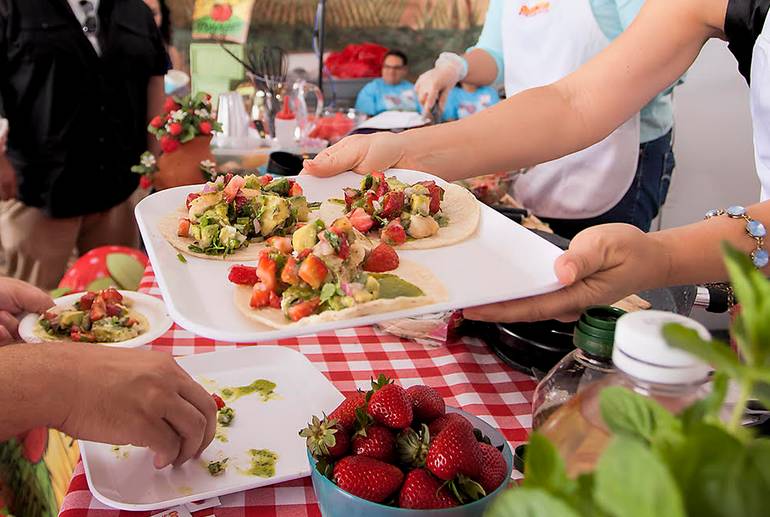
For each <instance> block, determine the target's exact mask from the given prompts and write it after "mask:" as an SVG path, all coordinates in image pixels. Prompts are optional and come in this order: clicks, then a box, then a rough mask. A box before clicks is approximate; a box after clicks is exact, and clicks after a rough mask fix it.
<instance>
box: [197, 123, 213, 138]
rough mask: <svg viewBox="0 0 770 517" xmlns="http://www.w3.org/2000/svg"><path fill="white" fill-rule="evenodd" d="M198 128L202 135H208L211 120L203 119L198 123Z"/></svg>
mask: <svg viewBox="0 0 770 517" xmlns="http://www.w3.org/2000/svg"><path fill="white" fill-rule="evenodd" d="M198 129H199V130H200V132H201V134H202V135H210V134H211V129H212V127H211V122H208V121H203V122H201V123H200V124H199V125H198Z"/></svg>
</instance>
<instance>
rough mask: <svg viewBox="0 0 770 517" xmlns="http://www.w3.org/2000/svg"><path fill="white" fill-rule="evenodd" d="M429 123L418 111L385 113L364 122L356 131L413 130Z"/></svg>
mask: <svg viewBox="0 0 770 517" xmlns="http://www.w3.org/2000/svg"><path fill="white" fill-rule="evenodd" d="M427 123H428V122H427V121H426V119H425V117H424V116H423V115H421V114H420V113H417V112H416V111H383V112H382V113H380V114H379V115H375V116H373V117H372V118H370V119H368V120H366V121H364V122H362V123H361V124H359V125H358V127H356V129H411V128H415V127H421V126H424V125H426V124H427Z"/></svg>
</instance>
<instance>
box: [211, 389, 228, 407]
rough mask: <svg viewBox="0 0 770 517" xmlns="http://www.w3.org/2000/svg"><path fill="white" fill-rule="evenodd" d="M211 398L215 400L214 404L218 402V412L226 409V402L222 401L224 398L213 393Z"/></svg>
mask: <svg viewBox="0 0 770 517" xmlns="http://www.w3.org/2000/svg"><path fill="white" fill-rule="evenodd" d="M211 398H212V399H214V402H216V404H217V411H218V410H220V409H222V408H223V407H225V401H224V400H222V397H220V396H219V395H217V394H216V393H212V394H211Z"/></svg>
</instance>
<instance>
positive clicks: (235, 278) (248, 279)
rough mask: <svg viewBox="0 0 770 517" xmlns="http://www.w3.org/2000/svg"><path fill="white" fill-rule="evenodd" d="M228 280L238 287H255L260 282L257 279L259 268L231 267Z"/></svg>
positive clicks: (239, 265)
mask: <svg viewBox="0 0 770 517" xmlns="http://www.w3.org/2000/svg"><path fill="white" fill-rule="evenodd" d="M227 279H228V280H229V281H231V282H232V283H234V284H238V285H254V284H256V283H257V282H258V281H259V279H258V278H257V268H255V267H253V266H244V265H243V264H238V265H235V266H233V267H231V268H230V273H229V274H228V275H227Z"/></svg>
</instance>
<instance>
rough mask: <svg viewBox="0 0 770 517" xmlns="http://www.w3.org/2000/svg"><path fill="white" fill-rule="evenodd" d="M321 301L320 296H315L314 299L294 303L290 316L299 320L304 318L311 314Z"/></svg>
mask: <svg viewBox="0 0 770 517" xmlns="http://www.w3.org/2000/svg"><path fill="white" fill-rule="evenodd" d="M320 303H321V299H320V298H313V299H312V300H306V301H304V302H299V303H298V304H296V305H292V306H291V307H290V308H289V310H288V313H289V318H290V319H291V321H299V320H301V319H302V318H305V317H307V316H310V315H311V314H313V311H315V310H316V307H318V305H319V304H320Z"/></svg>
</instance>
